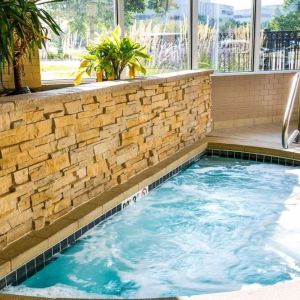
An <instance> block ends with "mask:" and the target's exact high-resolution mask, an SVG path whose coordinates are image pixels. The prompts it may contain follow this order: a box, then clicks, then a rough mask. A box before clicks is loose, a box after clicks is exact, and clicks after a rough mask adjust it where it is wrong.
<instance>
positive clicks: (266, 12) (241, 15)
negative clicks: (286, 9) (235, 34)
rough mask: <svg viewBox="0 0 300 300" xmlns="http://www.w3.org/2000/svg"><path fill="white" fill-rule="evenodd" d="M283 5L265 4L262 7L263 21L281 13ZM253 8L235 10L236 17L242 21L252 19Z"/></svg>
mask: <svg viewBox="0 0 300 300" xmlns="http://www.w3.org/2000/svg"><path fill="white" fill-rule="evenodd" d="M280 7H281V5H265V6H263V7H262V8H261V23H262V24H263V23H267V22H269V21H270V19H272V17H274V16H276V15H277V14H280ZM251 15H252V11H251V9H240V10H236V11H235V12H234V19H235V20H236V21H239V22H241V23H244V22H247V23H248V22H250V21H251Z"/></svg>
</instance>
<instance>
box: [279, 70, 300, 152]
mask: <svg viewBox="0 0 300 300" xmlns="http://www.w3.org/2000/svg"><path fill="white" fill-rule="evenodd" d="M299 82H300V72H298V73H297V74H295V76H294V78H293V82H292V85H291V89H290V94H289V98H288V102H287V105H286V109H285V114H284V119H283V126H282V147H283V148H284V149H288V148H289V145H290V144H291V143H292V142H294V141H295V140H296V139H297V138H298V136H299V133H300V116H299V119H298V129H296V130H294V131H293V133H292V134H291V135H290V136H289V127H290V121H291V117H292V113H293V108H294V105H295V101H296V98H297V94H298V88H299ZM298 115H299V113H298Z"/></svg>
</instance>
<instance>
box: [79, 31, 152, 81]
mask: <svg viewBox="0 0 300 300" xmlns="http://www.w3.org/2000/svg"><path fill="white" fill-rule="evenodd" d="M86 49H87V51H88V54H85V55H82V58H83V61H82V62H81V64H80V67H79V69H78V73H77V76H76V79H75V81H74V83H75V85H77V84H80V82H81V79H82V77H83V75H84V74H85V73H86V74H88V75H89V76H91V75H92V73H93V72H95V73H96V75H97V81H101V80H118V79H120V78H121V74H122V72H123V71H124V70H125V68H129V77H131V78H134V77H135V74H136V73H137V72H140V73H142V74H146V69H145V67H144V65H143V63H144V61H147V60H151V57H150V55H148V54H147V53H146V51H145V49H146V46H141V44H139V43H136V42H134V41H133V40H132V39H131V38H130V37H129V36H125V37H123V38H122V36H121V29H120V27H119V26H118V27H117V28H116V29H115V31H114V32H112V33H111V36H110V37H107V38H105V39H104V40H103V41H102V42H100V43H99V44H96V45H93V46H88V47H87V48H86Z"/></svg>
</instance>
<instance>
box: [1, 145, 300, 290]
mask: <svg viewBox="0 0 300 300" xmlns="http://www.w3.org/2000/svg"><path fill="white" fill-rule="evenodd" d="M204 154H207V155H209V156H214V155H217V156H222V157H229V158H236V159H246V160H253V161H258V162H266V163H275V164H282V165H290V166H300V160H299V158H300V156H299V154H298V153H293V152H288V151H281V150H276V149H271V148H257V147H254V146H243V145H233V144H232V145H231V144H226V143H224V144H223V143H211V142H208V143H207V142H205V141H200V142H197V143H195V144H194V145H192V146H189V147H187V148H185V149H183V150H181V151H180V152H178V153H177V154H175V155H173V157H170V158H169V159H167V160H165V161H163V162H161V163H159V164H158V165H156V166H153V167H150V168H149V169H148V170H146V171H144V172H142V173H140V174H139V175H137V176H135V177H134V178H132V179H130V180H129V181H128V182H127V183H124V184H122V185H120V186H117V187H115V188H113V189H111V190H110V191H107V192H104V193H103V194H101V195H100V196H98V197H95V198H94V199H92V200H90V201H89V202H87V203H85V204H83V205H81V206H79V207H78V208H76V209H75V210H74V211H72V212H71V213H69V214H68V215H66V216H65V217H63V218H61V219H60V220H59V221H58V222H55V223H53V224H52V225H50V226H48V227H46V228H45V229H43V230H41V231H36V232H33V233H32V234H29V235H27V236H26V237H24V238H23V239H22V240H19V241H17V242H16V243H19V244H18V245H15V244H16V243H14V244H12V245H11V246H9V247H8V248H6V249H5V250H4V251H1V252H2V255H1V252H0V267H2V266H6V267H7V265H10V270H9V271H6V274H4V275H2V274H1V276H0V290H1V289H3V288H4V287H6V286H8V285H11V284H20V283H21V282H23V281H24V280H26V279H27V278H29V277H30V276H32V275H33V274H35V273H36V272H38V271H40V270H41V269H42V268H43V267H45V266H46V265H47V263H48V262H49V261H50V260H51V258H52V257H53V256H55V255H56V254H58V253H60V252H62V251H64V250H65V249H66V248H68V247H69V246H71V245H72V244H73V243H74V242H75V241H77V240H78V239H79V238H80V237H81V236H82V235H83V234H85V233H86V232H87V231H89V230H90V229H92V228H93V227H94V226H96V225H98V224H99V223H101V222H103V221H104V220H106V219H107V218H109V217H111V216H112V215H114V214H115V213H117V212H119V211H121V210H123V209H125V208H126V207H127V206H128V205H130V204H131V203H132V202H135V201H136V200H137V199H138V198H140V197H142V196H144V195H146V194H147V193H148V192H150V191H151V190H153V189H155V188H156V187H158V186H159V185H161V184H162V183H163V182H165V181H166V180H168V179H169V178H171V177H172V176H174V175H176V174H178V173H179V172H181V171H182V170H184V169H186V168H188V167H189V166H190V165H191V164H193V163H194V162H196V161H197V160H199V159H200V158H201V157H202V156H203V155H204ZM49 228H50V230H49ZM47 231H48V232H47ZM28 239H31V241H30V242H31V243H30V242H29V243H28ZM22 242H23V244H22ZM24 242H25V244H24ZM26 242H27V244H26ZM15 246H16V248H15V249H14V251H15V254H16V255H14V254H11V255H10V257H11V259H9V255H8V256H6V257H5V255H3V252H5V251H6V252H9V251H10V249H9V248H10V247H11V248H12V247H15ZM1 263H2V264H1ZM0 271H1V270H0Z"/></svg>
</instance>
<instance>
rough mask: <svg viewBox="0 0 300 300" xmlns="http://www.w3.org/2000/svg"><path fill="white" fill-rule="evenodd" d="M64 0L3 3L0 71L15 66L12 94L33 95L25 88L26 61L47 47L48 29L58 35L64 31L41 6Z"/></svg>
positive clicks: (9, 0)
mask: <svg viewBox="0 0 300 300" xmlns="http://www.w3.org/2000/svg"><path fill="white" fill-rule="evenodd" d="M62 1H64V0H1V1H0V37H1V38H0V71H1V72H2V71H3V70H4V69H5V68H6V67H7V66H8V67H10V66H12V69H13V72H14V82H15V90H14V91H13V92H12V93H10V95H17V94H24V93H30V89H29V88H28V87H27V86H24V83H23V77H24V60H25V59H26V58H31V57H32V55H33V54H34V53H35V51H36V50H37V49H41V48H42V47H43V46H44V47H45V46H46V45H45V44H46V41H47V40H48V37H47V36H48V30H49V29H50V30H51V31H53V32H54V33H55V34H57V35H59V34H60V33H61V29H60V27H59V25H58V24H57V23H56V22H55V21H54V19H53V18H52V17H51V16H50V15H49V14H48V13H47V11H46V10H45V9H43V8H42V6H41V5H42V4H45V3H54V2H62Z"/></svg>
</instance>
